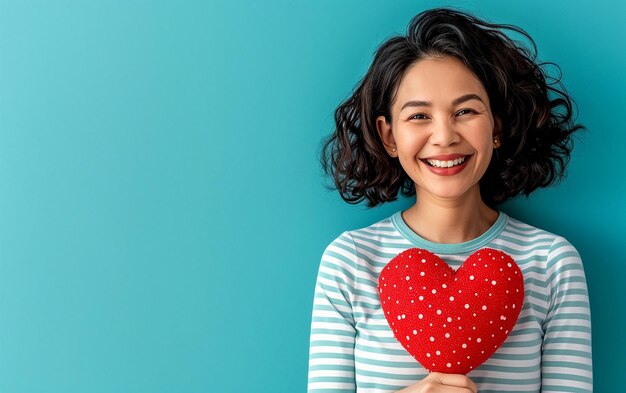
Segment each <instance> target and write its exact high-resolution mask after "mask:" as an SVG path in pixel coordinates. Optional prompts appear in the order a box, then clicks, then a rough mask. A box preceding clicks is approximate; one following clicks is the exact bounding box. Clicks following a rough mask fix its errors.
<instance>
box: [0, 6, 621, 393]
mask: <svg viewBox="0 0 626 393" xmlns="http://www.w3.org/2000/svg"><path fill="white" fill-rule="evenodd" d="M296 3H297V4H296ZM437 5H452V6H456V7H460V8H462V9H465V10H469V11H474V12H476V13H477V14H478V15H480V16H482V17H485V18H487V19H490V20H492V21H494V22H500V23H512V24H517V25H519V26H521V27H523V28H525V29H526V30H527V31H528V32H529V33H530V34H531V35H532V36H533V37H534V38H535V39H536V42H537V44H538V46H539V55H540V59H542V60H549V61H554V62H556V63H557V64H559V65H560V66H561V69H562V71H563V74H564V82H565V84H566V86H567V88H568V90H569V92H570V93H571V94H572V95H573V96H574V98H575V100H576V102H577V104H578V106H579V110H580V116H579V121H581V122H582V123H584V124H585V125H586V126H587V127H588V129H589V131H588V132H587V133H586V134H585V135H581V137H580V138H579V139H578V140H577V143H576V148H575V152H574V155H573V159H572V162H571V165H570V167H569V177H568V178H567V179H566V180H565V181H564V182H563V183H562V184H560V186H559V187H557V188H552V189H549V190H545V191H540V192H537V193H536V194H534V195H533V196H532V197H531V198H530V199H525V198H523V199H520V200H517V201H515V202H513V203H510V204H508V205H507V206H505V207H504V210H505V211H507V212H508V213H509V214H511V215H513V216H515V217H517V218H519V219H522V220H524V221H527V222H529V223H531V224H533V225H536V226H539V227H543V228H545V229H548V230H551V231H553V232H556V233H558V234H560V235H563V236H565V237H567V238H568V239H569V240H570V241H572V242H573V243H574V244H575V245H576V246H577V248H578V249H579V251H580V253H581V254H582V256H583V259H584V262H585V266H586V272H587V277H588V283H589V287H590V291H591V303H592V314H593V334H594V339H593V340H594V362H595V364H594V366H595V367H594V368H595V381H596V391H598V392H608V391H613V390H612V389H611V387H612V386H614V382H615V380H616V378H617V376H618V375H623V371H624V368H625V366H626V364H625V355H624V350H625V349H626V345H625V339H624V332H625V331H626V323H625V321H626V317H625V315H624V314H626V296H625V295H624V285H625V284H626V282H625V280H624V275H626V267H625V264H624V261H626V251H625V249H624V241H625V240H626V237H625V235H624V233H625V232H626V224H625V222H626V209H625V202H624V200H625V198H624V194H625V193H626V187H625V183H626V182H625V180H624V179H625V178H626V176H624V170H623V168H624V165H625V164H624V146H625V145H626V131H625V128H626V126H625V124H624V119H625V117H624V116H625V113H626V112H625V110H624V104H626V93H625V92H626V78H625V77H624V70H626V52H625V51H624V48H625V47H626V28H625V27H624V24H623V21H624V19H625V17H626V6H625V5H624V3H623V2H618V1H614V2H610V1H606V0H603V1H595V2H593V3H592V2H571V1H552V2H544V1H543V0H532V1H529V0H525V1H513V2H501V1H495V0H494V1H454V2H437V1H415V0H414V1H405V0H402V1H401V0H394V1H382V0H381V1H363V0H359V1H356V0H342V1H330V0H326V1H307V2H305V1H301V2H293V1H286V0H285V1H246V2H242V1H213V2H204V1H169V2H163V1H161V2H156V1H90V2H89V1H56V2H48V1H18V0H14V1H13V0H11V1H9V0H0V182H1V187H2V188H1V191H0V392H11V393H13V392H18V393H26V392H64V393H71V392H249V391H254V392H259V393H261V392H263V393H265V392H267V393H277V392H299V391H304V390H305V386H306V373H307V369H306V367H307V359H308V338H309V323H310V313H311V306H312V299H313V287H314V282H315V277H316V273H317V268H318V264H319V258H320V257H321V254H322V251H323V250H324V248H325V246H326V245H327V244H328V243H329V242H330V241H331V240H332V239H334V238H335V237H336V236H337V235H338V234H340V233H341V232H342V231H344V230H346V229H353V228H358V227H361V226H365V225H368V224H370V223H372V222H374V221H376V220H379V219H381V218H384V217H387V216H388V215H390V214H391V213H393V212H395V211H397V210H399V209H401V208H405V207H407V206H408V205H409V204H410V203H411V201H410V200H401V201H398V202H397V203H393V204H389V205H386V206H383V207H381V208H378V209H374V210H367V209H366V208H365V207H363V206H351V205H348V204H346V203H344V202H343V201H342V200H341V199H340V198H339V196H338V194H337V193H331V192H328V191H326V190H325V189H324V187H323V184H324V179H323V178H322V176H321V171H320V168H319V165H318V161H317V157H318V154H319V146H320V140H321V138H322V137H323V136H325V135H326V134H327V133H329V132H330V131H331V129H332V124H333V123H332V113H333V110H334V108H335V107H336V105H337V104H338V103H339V102H340V101H341V100H342V99H344V98H345V97H347V95H348V94H349V93H350V91H351V89H352V87H353V86H354V84H355V83H356V82H357V81H358V80H359V79H360V78H361V77H362V76H363V74H364V72H365V70H366V68H367V66H368V65H369V63H370V61H371V55H372V53H373V51H374V50H375V48H376V47H377V45H378V44H379V43H380V42H381V41H382V40H383V39H385V38H387V37H389V36H391V35H393V34H396V33H401V32H403V31H404V29H405V27H406V24H407V22H408V21H409V19H410V18H411V17H412V16H413V15H414V14H416V13H417V12H419V11H422V10H423V9H425V8H429V7H432V6H437Z"/></svg>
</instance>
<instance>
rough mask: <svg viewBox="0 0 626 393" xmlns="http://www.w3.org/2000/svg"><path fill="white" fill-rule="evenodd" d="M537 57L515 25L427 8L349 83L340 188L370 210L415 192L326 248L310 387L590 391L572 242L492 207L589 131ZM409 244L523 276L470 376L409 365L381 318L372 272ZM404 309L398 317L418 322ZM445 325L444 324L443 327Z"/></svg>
mask: <svg viewBox="0 0 626 393" xmlns="http://www.w3.org/2000/svg"><path fill="white" fill-rule="evenodd" d="M505 29H510V30H511V31H515V32H518V33H520V34H522V35H524V36H526V37H527V38H528V39H529V41H530V42H531V43H532V45H533V49H535V51H530V50H528V49H527V48H523V47H520V46H518V44H516V43H515V42H514V41H512V40H511V39H510V38H508V37H507V36H506V35H505V34H504V30H505ZM535 53H536V48H535V47H534V42H533V40H532V39H531V38H530V37H529V36H528V35H527V34H526V33H525V32H524V31H523V30H521V29H519V28H517V27H513V26H510V25H498V24H492V23H488V22H486V21H483V20H481V19H478V18H476V17H475V16H472V15H470V14H467V13H464V12H460V11H456V10H452V9H448V8H439V9H433V10H428V11H425V12H423V13H421V14H419V15H417V16H416V17H415V18H413V20H412V21H411V23H410V24H409V27H408V30H407V34H406V35H405V36H400V37H394V38H391V39H389V40H388V41H386V42H384V43H383V44H382V45H381V46H380V47H379V49H378V51H377V52H376V55H375V58H374V61H373V63H372V65H371V67H370V68H369V70H368V72H367V74H366V75H365V77H364V78H363V79H362V81H361V82H360V83H359V85H358V86H357V88H356V89H355V91H354V94H353V95H352V96H351V97H349V98H348V99H347V100H346V101H345V102H343V103H342V104H341V105H340V106H339V107H338V108H337V110H336V113H335V120H336V129H335V132H334V133H333V134H332V135H330V137H329V138H328V139H327V140H326V142H325V144H324V147H323V151H322V165H323V167H324V169H325V170H326V172H327V173H328V174H329V175H331V176H332V178H333V180H334V183H335V187H336V188H337V190H338V191H339V193H340V194H341V196H342V198H343V199H344V200H345V201H347V202H349V203H359V202H361V201H363V200H366V201H367V203H368V206H370V207H373V206H377V205H379V204H382V203H385V202H390V201H394V200H396V199H397V195H398V192H401V193H402V194H403V195H405V196H412V195H415V204H414V205H413V206H411V207H410V208H409V209H407V210H405V211H398V212H396V213H395V214H393V215H392V216H391V217H388V218H386V219H384V220H381V221H379V222H376V223H374V224H372V225H370V226H368V227H366V228H361V229H356V230H351V231H346V232H344V233H343V234H341V235H340V236H339V237H337V238H336V239H335V240H334V241H333V242H332V243H331V244H330V245H328V247H327V248H326V250H325V251H324V254H323V256H322V260H321V263H320V268H319V274H318V277H317V283H316V290H315V300H314V306H313V318H312V326H311V346H310V356H309V385H308V388H309V392H354V391H358V392H382V391H402V392H406V393H418V392H426V391H437V392H461V391H463V392H476V391H481V392H484V391H489V392H510V391H525V392H547V391H567V392H589V391H591V390H592V368H591V322H590V313H589V299H588V294H587V285H586V280H585V273H584V269H583V265H582V262H581V259H580V256H579V254H578V252H577V251H576V249H575V248H574V247H573V246H572V245H571V244H570V243H569V242H568V241H567V240H565V239H564V238H562V237H560V236H557V235H555V234H552V233H549V232H547V231H544V230H541V229H538V228H535V227H532V226H530V225H527V224H524V223H522V222H520V221H518V220H516V219H514V218H512V217H509V216H507V215H506V214H505V213H503V212H500V211H498V210H497V206H498V205H499V204H500V203H502V202H504V201H506V200H508V199H510V198H513V197H515V196H517V195H520V194H526V195H528V194H529V193H531V192H532V191H534V190H536V189H537V188H539V187H545V186H548V185H550V184H552V183H553V182H554V181H555V180H557V179H559V178H560V176H561V175H562V174H563V171H564V169H565V166H566V164H567V161H568V159H569V154H570V151H571V145H570V135H571V134H572V133H573V132H575V131H576V130H578V129H581V128H583V127H582V126H581V125H578V124H575V123H574V122H573V119H572V111H571V108H572V100H571V99H570V97H569V96H568V95H567V94H566V93H565V89H564V88H563V87H562V86H561V85H560V82H559V81H555V82H554V83H548V82H547V80H548V79H549V78H548V77H547V76H546V74H545V73H544V71H543V70H542V68H541V66H542V64H537V63H536V62H535V60H536V54H535ZM551 94H552V95H553V96H552V97H550V95H551ZM416 246H417V247H419V248H421V249H425V250H427V251H428V252H431V253H435V254H437V255H438V256H439V257H440V258H441V259H442V260H443V261H445V262H446V263H447V264H448V265H449V266H450V267H452V268H453V269H457V268H459V267H460V266H461V264H462V263H463V261H465V260H466V259H468V258H471V257H470V255H473V254H474V253H475V252H477V251H478V250H480V249H484V248H487V249H495V250H498V251H502V252H504V253H507V254H509V255H510V256H511V257H512V258H513V259H514V261H515V262H516V263H517V265H518V266H519V268H520V271H521V272H522V274H523V278H524V284H523V286H524V301H523V305H522V310H521V312H520V314H519V319H518V320H517V322H516V324H515V326H514V327H513V329H512V331H511V332H510V335H509V336H508V337H507V338H506V341H504V343H503V344H502V346H501V347H499V348H498V349H497V351H496V352H495V353H493V355H492V356H491V357H489V358H488V359H487V360H486V361H485V363H483V364H482V365H480V366H479V367H477V368H475V369H473V370H472V371H471V372H470V373H468V374H467V375H458V374H442V373H437V372H431V371H433V370H431V369H430V368H429V367H430V366H429V365H428V364H426V365H424V364H419V363H417V362H415V359H414V358H413V357H411V355H410V354H409V353H408V352H407V351H406V348H404V347H403V346H402V345H401V344H400V343H399V342H398V340H396V337H395V336H394V332H397V330H392V329H393V328H392V327H391V326H390V325H388V324H387V320H386V317H388V315H384V314H383V309H382V307H381V302H380V299H379V292H378V291H377V282H378V280H379V277H380V274H381V271H382V270H383V268H384V267H385V266H387V265H388V264H389V263H390V261H391V260H394V259H395V258H394V257H395V256H396V255H398V254H400V253H402V252H403V251H406V250H407V249H409V248H412V247H416ZM422 262H425V261H422ZM396 266H397V265H396ZM463 266H465V265H463ZM484 266H485V268H487V267H488V266H487V264H485V265H484ZM406 268H409V265H408V264H407V265H406ZM492 273H493V274H497V272H495V271H494V272H492ZM472 278H473V276H472V277H470V280H471V279H472ZM406 279H407V280H408V279H409V276H408V275H407V278H406ZM486 280H487V281H488V282H489V278H486ZM493 282H495V280H494V281H493ZM444 288H445V287H444ZM423 289H424V290H425V289H426V287H424V288H423ZM464 289H465V288H464ZM409 290H413V288H412V287H409ZM416 290H419V288H416ZM434 291H435V290H433V293H435V292H434ZM459 292H461V291H459ZM380 293H382V290H381V292H380ZM489 295H490V296H491V294H489ZM399 296H400V298H402V299H407V298H408V297H409V294H400V295H399ZM411 296H414V294H413V295H411ZM476 296H478V293H477V294H476ZM414 300H415V301H417V302H419V301H422V300H423V296H419V297H415V299H414ZM398 301H400V300H398ZM466 306H467V307H466V308H468V307H469V304H467V305H466ZM428 307H432V305H428ZM483 307H485V306H483ZM426 309H427V308H426ZM408 313H409V315H405V314H401V315H398V316H397V317H398V320H404V318H405V317H406V318H408V319H410V318H411V317H414V316H412V315H411V313H410V308H409V311H408ZM474 316H476V314H474ZM421 317H422V314H420V315H419V318H421ZM453 317H457V318H459V319H460V316H457V315H454V316H450V317H449V319H450V321H452V320H453ZM392 321H393V319H392ZM448 323H450V322H449V321H448V322H444V325H443V327H442V328H443V329H450V327H449V326H448V327H447V326H446V325H447V324H448ZM392 324H393V322H392ZM459 328H461V326H459ZM409 331H411V330H409ZM419 333H420V332H418V330H417V329H415V330H412V334H414V335H418V334H419ZM489 333H491V334H493V332H485V331H481V332H477V333H476V334H481V335H482V334H489ZM507 333H508V331H507ZM434 337H435V334H433V336H431V337H430V342H434V341H435V339H434ZM443 337H445V338H446V339H447V338H448V337H450V334H449V332H447V331H446V335H445V336H443ZM409 338H410V337H409V336H407V337H405V339H406V340H409ZM468 340H471V337H469V339H468ZM475 341H480V339H477V340H475ZM467 347H468V344H467V343H463V346H460V347H458V349H459V350H465V349H466V348H467ZM419 350H420V349H419V348H418V349H415V348H411V351H412V353H413V352H415V351H418V352H419ZM440 353H441V351H439V350H436V352H435V355H434V356H439V355H440ZM426 355H427V357H429V356H430V352H429V353H428V354H426ZM469 357H470V355H469V354H467V358H469ZM434 364H435V363H432V365H434ZM448 365H449V367H451V366H452V365H451V363H448Z"/></svg>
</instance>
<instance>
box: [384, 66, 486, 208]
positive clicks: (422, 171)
mask: <svg viewBox="0 0 626 393" xmlns="http://www.w3.org/2000/svg"><path fill="white" fill-rule="evenodd" d="M391 115H392V122H391V124H387V123H386V121H385V119H384V117H383V116H380V117H379V118H378V119H377V123H376V124H377V127H378V130H379V133H380V135H381V139H382V140H383V142H384V143H385V146H386V148H387V150H388V151H389V152H390V154H392V155H394V156H395V155H397V157H398V159H399V160H400V164H401V165H402V168H404V170H405V171H406V173H407V174H408V175H409V176H410V177H411V179H412V180H413V181H414V182H415V186H416V192H417V193H418V197H419V196H420V195H423V193H428V194H431V195H432V196H435V197H438V198H445V199H449V198H453V199H454V198H462V197H464V196H466V195H468V191H470V190H472V191H478V182H479V181H480V178H481V177H482V176H483V174H484V173H485V171H486V170H487V167H488V165H489V161H490V160H491V155H492V152H493V147H494V141H493V137H494V117H493V115H492V113H491V107H490V104H489V97H488V96H487V92H486V91H485V89H484V87H483V85H482V83H481V82H480V81H479V80H478V79H477V78H476V77H475V76H474V74H473V73H472V72H471V71H470V70H469V69H468V68H467V67H466V66H465V65H464V64H463V63H462V62H461V61H460V60H458V59H457V58H455V57H451V56H446V57H438V58H426V59H422V60H420V61H418V62H416V63H415V64H413V65H412V66H411V67H410V68H408V69H407V71H406V73H405V75H404V77H403V78H402V81H401V82H400V85H399V87H398V91H397V95H396V100H395V102H394V103H393V105H392V108H391ZM394 147H395V148H396V151H393V150H392V148H394Z"/></svg>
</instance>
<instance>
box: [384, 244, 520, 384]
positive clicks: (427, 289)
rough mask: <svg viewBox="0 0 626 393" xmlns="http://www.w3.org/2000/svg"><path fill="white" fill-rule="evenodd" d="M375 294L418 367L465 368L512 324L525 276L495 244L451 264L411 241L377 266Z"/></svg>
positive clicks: (492, 349) (462, 370)
mask: <svg viewBox="0 0 626 393" xmlns="http://www.w3.org/2000/svg"><path fill="white" fill-rule="evenodd" d="M378 294H379V297H380V300H381V304H382V307H383V311H384V315H385V317H386V319H387V322H388V323H389V327H390V328H391V330H392V332H393V334H394V337H396V339H397V340H398V341H399V342H400V343H401V344H402V346H403V347H404V348H405V349H406V350H407V351H408V352H409V353H410V354H411V355H412V356H413V357H414V358H415V359H416V360H417V361H418V362H420V363H421V364H422V366H424V368H426V369H428V370H430V371H438V372H445V373H455V374H467V373H468V372H470V371H471V370H473V369H474V368H476V367H477V366H479V365H481V364H482V363H483V362H484V361H485V360H487V359H488V358H489V357H490V356H491V355H492V354H493V353H494V352H495V351H496V350H497V349H498V348H499V347H500V346H501V345H502V343H503V342H504V341H505V340H506V338H507V337H508V335H509V333H510V332H511V331H512V330H513V327H514V326H515V323H516V321H517V317H518V316H519V313H520V311H521V309H522V304H523V300H524V278H523V277H522V272H521V270H520V269H519V267H518V266H517V264H516V263H515V261H514V260H513V258H511V257H510V256H509V255H508V254H506V253H504V252H502V251H498V250H495V249H490V248H483V249H481V250H478V251H476V252H475V253H474V254H472V255H471V256H470V257H469V258H468V259H467V260H466V261H465V262H464V263H463V265H461V267H459V268H458V270H456V271H454V269H452V268H451V267H450V266H448V264H446V263H445V262H444V261H443V260H442V259H441V258H439V257H438V256H437V255H435V254H433V253H431V252H430V251H428V250H424V249H419V248H411V249H408V250H405V251H403V252H401V253H400V254H398V255H397V256H396V257H394V258H393V259H392V260H391V261H389V263H388V264H387V265H386V266H385V267H384V268H383V270H382V271H381V273H380V276H379V278H378ZM383 294H384V296H383Z"/></svg>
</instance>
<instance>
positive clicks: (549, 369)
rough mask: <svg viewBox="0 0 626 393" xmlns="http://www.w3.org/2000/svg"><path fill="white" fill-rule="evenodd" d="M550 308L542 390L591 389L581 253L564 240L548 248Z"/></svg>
mask: <svg viewBox="0 0 626 393" xmlns="http://www.w3.org/2000/svg"><path fill="white" fill-rule="evenodd" d="M546 273H547V280H548V289H549V291H550V292H549V295H550V299H551V300H550V307H549V309H548V314H547V318H546V320H545V323H544V327H543V329H544V337H543V349H542V361H541V376H542V377H541V378H542V392H577V393H583V392H585V393H586V392H591V391H593V375H592V362H591V318H590V310H589V295H588V293H587V282H586V279H585V272H584V269H583V264H582V261H581V258H580V255H579V254H578V252H577V251H576V249H575V248H574V247H573V246H572V245H571V244H570V243H569V242H568V241H567V240H565V239H563V238H561V237H557V238H556V239H555V241H554V242H553V243H552V245H551V247H550V251H549V254H548V265H547V271H546Z"/></svg>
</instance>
